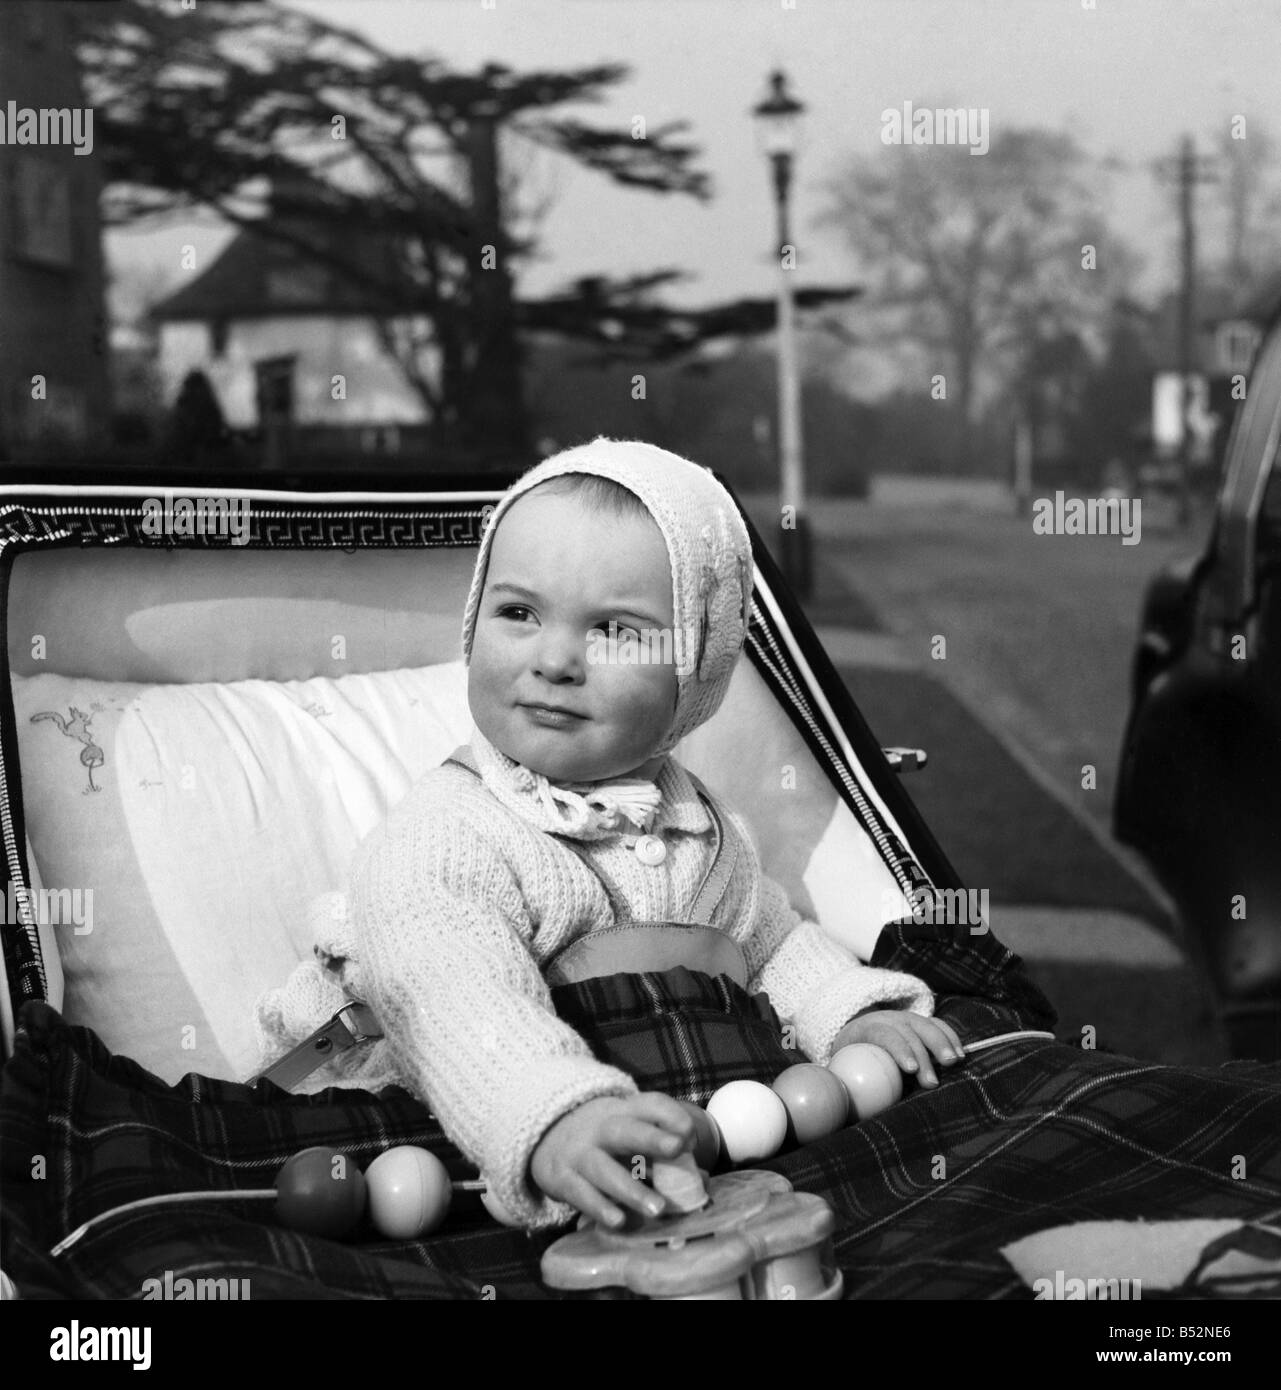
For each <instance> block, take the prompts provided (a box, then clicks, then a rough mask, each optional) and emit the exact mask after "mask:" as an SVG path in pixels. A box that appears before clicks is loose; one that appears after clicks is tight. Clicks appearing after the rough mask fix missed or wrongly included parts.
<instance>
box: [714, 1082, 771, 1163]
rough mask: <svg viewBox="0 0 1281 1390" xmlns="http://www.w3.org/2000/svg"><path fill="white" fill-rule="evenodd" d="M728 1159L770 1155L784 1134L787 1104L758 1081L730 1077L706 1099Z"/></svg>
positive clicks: (754, 1159)
mask: <svg viewBox="0 0 1281 1390" xmlns="http://www.w3.org/2000/svg"><path fill="white" fill-rule="evenodd" d="M707 1113H708V1114H709V1115H710V1116H711V1117H712V1119H713V1120H715V1121H716V1126H717V1128H718V1129H719V1130H720V1132H721V1142H722V1144H723V1145H724V1146H725V1153H726V1156H727V1157H728V1158H729V1160H730V1162H731V1163H755V1162H757V1161H758V1160H760V1159H762V1158H770V1157H772V1155H774V1154H776V1153H777V1152H778V1151H779V1149H781V1148H782V1147H783V1140H784V1139H786V1138H787V1107H786V1106H785V1105H784V1104H783V1102H782V1101H781V1100H780V1099H779V1097H778V1096H776V1095H775V1094H774V1092H773V1091H771V1090H770V1088H769V1087H768V1086H765V1085H762V1084H761V1082H759V1081H730V1082H727V1083H726V1084H725V1085H724V1086H722V1087H721V1088H720V1090H718V1091H717V1092H716V1093H715V1095H713V1096H712V1098H711V1100H709V1101H708V1102H707Z"/></svg>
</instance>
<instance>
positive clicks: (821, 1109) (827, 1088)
mask: <svg viewBox="0 0 1281 1390" xmlns="http://www.w3.org/2000/svg"><path fill="white" fill-rule="evenodd" d="M772 1089H773V1091H774V1092H775V1093H776V1094H777V1095H778V1097H779V1099H780V1100H781V1101H782V1102H783V1105H784V1107H785V1108H786V1110H787V1119H788V1123H789V1125H790V1127H791V1133H792V1136H793V1137H794V1138H795V1140H796V1142H797V1143H798V1144H812V1143H813V1142H814V1141H815V1140H816V1139H823V1138H825V1137H826V1136H827V1135H829V1134H835V1133H836V1131H837V1130H838V1129H841V1128H842V1127H843V1126H844V1125H845V1123H846V1121H847V1120H848V1119H849V1117H850V1097H849V1092H848V1091H847V1090H846V1089H845V1086H844V1083H843V1082H842V1081H841V1079H840V1078H839V1077H838V1076H836V1075H835V1074H834V1073H833V1072H830V1071H828V1069H827V1068H826V1067H819V1066H815V1065H814V1063H813V1062H798V1063H797V1064H796V1066H794V1067H788V1069H787V1070H786V1071H784V1072H780V1073H779V1074H778V1076H776V1077H775V1078H774V1085H773V1087H772Z"/></svg>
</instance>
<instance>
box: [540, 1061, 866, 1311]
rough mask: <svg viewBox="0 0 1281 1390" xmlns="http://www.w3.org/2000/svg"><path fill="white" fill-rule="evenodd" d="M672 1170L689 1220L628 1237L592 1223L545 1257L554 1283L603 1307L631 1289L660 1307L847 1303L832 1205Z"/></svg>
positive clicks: (756, 1180)
mask: <svg viewBox="0 0 1281 1390" xmlns="http://www.w3.org/2000/svg"><path fill="white" fill-rule="evenodd" d="M730 1084H731V1085H741V1084H748V1085H751V1084H755V1083H750V1082H749V1083H740V1082H731V1083H730ZM760 1089H761V1090H764V1091H766V1092H767V1093H768V1094H771V1095H772V1093H771V1092H769V1088H768V1087H761V1088H760ZM773 1099H774V1100H775V1101H777V1100H778V1097H777V1096H774V1097H773ZM780 1108H781V1102H780ZM688 1157H689V1156H688V1155H686V1158H687V1159H688ZM664 1166H665V1165H664V1164H663V1163H662V1162H661V1161H656V1162H655V1163H654V1165H653V1168H654V1173H653V1182H654V1186H655V1188H656V1189H658V1190H659V1191H664V1192H665V1193H666V1194H667V1196H668V1201H669V1205H670V1204H671V1202H672V1194H673V1193H679V1194H680V1198H681V1205H682V1206H685V1207H686V1208H687V1209H686V1210H675V1211H672V1212H671V1213H670V1214H664V1215H662V1216H658V1217H655V1218H654V1219H653V1220H647V1221H639V1222H638V1223H635V1224H633V1225H631V1226H630V1227H626V1228H624V1229H622V1230H609V1229H606V1228H604V1227H600V1226H597V1225H596V1224H595V1223H594V1222H584V1224H583V1225H582V1226H581V1227H580V1229H579V1230H577V1231H575V1232H573V1233H572V1234H571V1235H567V1236H562V1237H561V1238H560V1239H559V1240H558V1241H556V1242H555V1244H554V1245H552V1246H550V1247H549V1248H548V1250H547V1251H546V1252H545V1253H544V1255H543V1259H542V1274H543V1279H544V1281H545V1282H546V1283H547V1284H549V1285H551V1287H552V1288H556V1289H577V1290H591V1291H595V1292H598V1293H599V1294H600V1295H601V1296H603V1297H608V1296H609V1291H610V1290H617V1289H620V1288H621V1289H627V1290H630V1291H631V1292H632V1293H635V1294H641V1295H643V1296H645V1297H647V1298H656V1299H726V1300H728V1299H735V1300H737V1299H769V1300H773V1301H780V1300H785V1299H802V1300H820V1299H822V1300H827V1299H839V1298H840V1296H841V1293H842V1291H843V1288H844V1279H843V1278H842V1275H841V1272H840V1270H839V1269H837V1267H836V1260H835V1257H834V1255H833V1253H832V1243H831V1236H832V1230H833V1228H834V1226H835V1224H836V1218H835V1216H834V1215H833V1213H832V1209H831V1207H829V1206H828V1204H827V1203H826V1202H825V1201H824V1200H823V1198H822V1197H819V1196H817V1195H815V1194H814V1193H809V1192H794V1191H793V1190H792V1185H791V1183H789V1182H788V1181H787V1179H786V1178H784V1177H782V1176H780V1175H779V1174H778V1173H765V1172H760V1171H756V1170H752V1169H746V1170H740V1171H739V1172H735V1173H725V1174H723V1175H722V1176H720V1177H715V1178H712V1179H711V1181H710V1183H709V1184H708V1185H706V1186H704V1185H703V1182H702V1175H701V1174H699V1173H698V1171H697V1169H693V1172H694V1173H695V1175H696V1180H697V1181H696V1185H695V1184H693V1183H691V1180H690V1177H689V1172H690V1169H691V1167H692V1164H685V1165H676V1164H673V1165H666V1166H670V1167H680V1168H681V1171H680V1172H679V1173H678V1174H668V1173H664V1172H663V1171H661V1170H662V1169H663V1168H664Z"/></svg>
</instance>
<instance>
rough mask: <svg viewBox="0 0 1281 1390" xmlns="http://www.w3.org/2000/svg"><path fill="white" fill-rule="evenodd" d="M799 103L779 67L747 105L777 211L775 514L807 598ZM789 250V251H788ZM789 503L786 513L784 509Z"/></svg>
mask: <svg viewBox="0 0 1281 1390" xmlns="http://www.w3.org/2000/svg"><path fill="white" fill-rule="evenodd" d="M804 110H805V107H804V106H803V105H802V104H801V103H800V102H799V101H797V100H796V98H795V97H793V96H792V95H791V94H790V93H789V92H788V90H787V78H786V77H785V76H784V74H783V72H782V71H781V70H776V71H775V72H773V73H771V74H770V79H769V95H768V96H767V97H766V98H765V100H764V101H762V102H760V103H758V104H757V105H756V106H755V107H753V109H752V115H753V116H754V117H755V120H756V134H757V139H758V141H759V143H760V147H761V152H762V153H763V154H764V155H765V156H766V157H767V158H768V159H769V161H770V166H771V169H772V171H773V175H774V205H775V208H776V210H777V213H778V248H779V249H778V441H779V455H780V473H781V482H782V494H781V499H780V500H781V502H782V505H783V509H784V510H783V511H782V513H781V516H782V518H783V519H784V522H786V521H787V520H789V519H790V520H791V521H792V526H791V527H789V526H787V525H786V524H784V526H783V531H782V545H781V559H782V567H783V574H784V575H785V577H786V578H787V582H788V583H789V584H790V585H791V587H792V589H793V591H794V592H795V593H796V594H797V595H798V596H799V597H801V598H808V597H809V594H810V588H811V584H812V580H813V575H812V571H811V565H810V536H809V520H808V518H807V517H806V515H805V458H804V453H803V451H802V444H801V382H800V374H799V371H798V369H797V363H796V304H795V301H794V299H793V297H792V267H794V266H795V264H796V255H795V248H794V247H792V244H791V235H790V228H789V219H788V197H789V194H790V192H791V186H792V163H793V160H794V158H795V155H796V149H797V144H798V142H799V138H800V126H801V116H802V114H803V112H804ZM789 249H790V254H789ZM789 507H790V508H792V511H791V513H790V517H789V513H788V511H787V510H786V509H787V508H789Z"/></svg>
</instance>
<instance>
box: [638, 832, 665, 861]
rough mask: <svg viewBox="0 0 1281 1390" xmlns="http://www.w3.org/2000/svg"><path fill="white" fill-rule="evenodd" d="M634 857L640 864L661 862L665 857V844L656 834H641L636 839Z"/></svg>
mask: <svg viewBox="0 0 1281 1390" xmlns="http://www.w3.org/2000/svg"><path fill="white" fill-rule="evenodd" d="M636 857H637V859H639V860H640V862H641V863H642V864H651V865H652V864H661V863H662V862H663V860H664V859H666V858H667V846H666V845H665V844H664V843H663V842H662V840H660V839H659V838H658V836H657V835H642V836H641V837H640V839H639V840H637V841H636Z"/></svg>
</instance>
